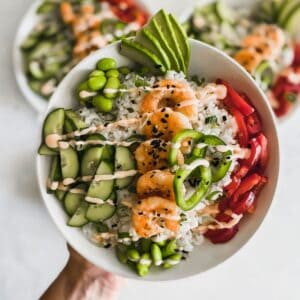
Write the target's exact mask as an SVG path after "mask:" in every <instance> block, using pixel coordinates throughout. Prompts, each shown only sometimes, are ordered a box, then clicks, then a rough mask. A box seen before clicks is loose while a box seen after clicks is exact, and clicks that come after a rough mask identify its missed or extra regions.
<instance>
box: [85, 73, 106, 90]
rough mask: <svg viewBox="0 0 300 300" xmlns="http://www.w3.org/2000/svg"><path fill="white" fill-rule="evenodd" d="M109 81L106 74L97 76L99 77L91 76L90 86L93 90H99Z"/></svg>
mask: <svg viewBox="0 0 300 300" xmlns="http://www.w3.org/2000/svg"><path fill="white" fill-rule="evenodd" d="M106 82H107V79H106V77H105V76H103V75H101V76H97V77H90V78H89V79H88V86H89V88H90V89H91V90H92V91H95V92H96V91H99V90H101V89H102V88H103V87H104V86H105V84H106Z"/></svg>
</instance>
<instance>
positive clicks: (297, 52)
mask: <svg viewBox="0 0 300 300" xmlns="http://www.w3.org/2000/svg"><path fill="white" fill-rule="evenodd" d="M293 66H294V67H297V66H300V43H296V44H295V45H294V61H293Z"/></svg>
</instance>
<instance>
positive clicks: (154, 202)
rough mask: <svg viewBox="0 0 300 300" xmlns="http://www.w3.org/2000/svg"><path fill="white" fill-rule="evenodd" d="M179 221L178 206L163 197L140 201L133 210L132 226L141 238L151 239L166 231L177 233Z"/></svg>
mask: <svg viewBox="0 0 300 300" xmlns="http://www.w3.org/2000/svg"><path fill="white" fill-rule="evenodd" d="M179 219H180V218H179V215H178V211H177V207H176V204H175V203H174V202H172V201H170V200H168V199H165V198H161V197H149V198H145V199H143V200H140V201H139V202H138V204H137V205H135V206H134V207H133V209H132V224H133V227H134V229H135V231H136V233H137V234H138V235H139V236H140V237H145V238H147V237H151V236H154V235H157V234H159V233H161V232H163V231H164V229H168V230H170V231H172V232H176V231H177V230H178V228H179Z"/></svg>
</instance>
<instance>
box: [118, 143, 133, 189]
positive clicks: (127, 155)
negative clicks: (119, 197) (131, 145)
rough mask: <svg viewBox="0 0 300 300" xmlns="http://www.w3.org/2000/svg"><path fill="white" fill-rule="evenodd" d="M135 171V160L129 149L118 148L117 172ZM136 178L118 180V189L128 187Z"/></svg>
mask: <svg viewBox="0 0 300 300" xmlns="http://www.w3.org/2000/svg"><path fill="white" fill-rule="evenodd" d="M134 169H135V160H134V158H133V155H132V154H131V152H130V151H129V149H128V148H126V147H122V146H117V147H116V155H115V170H116V171H128V170H134ZM133 178H134V176H133V177H132V176H131V177H126V178H122V179H116V187H117V188H118V189H123V188H125V187H127V186H128V185H129V184H130V183H131V182H132V180H133Z"/></svg>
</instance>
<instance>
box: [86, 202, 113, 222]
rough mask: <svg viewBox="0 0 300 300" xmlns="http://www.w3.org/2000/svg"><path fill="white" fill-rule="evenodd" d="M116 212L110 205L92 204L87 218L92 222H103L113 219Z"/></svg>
mask: <svg viewBox="0 0 300 300" xmlns="http://www.w3.org/2000/svg"><path fill="white" fill-rule="evenodd" d="M115 212H116V207H115V206H114V205H110V204H108V203H104V204H90V205H89V208H88V210H87V212H86V218H87V219H88V220H89V221H91V222H102V221H105V220H107V219H109V218H111V217H112V216H113V215H114V213H115Z"/></svg>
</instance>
